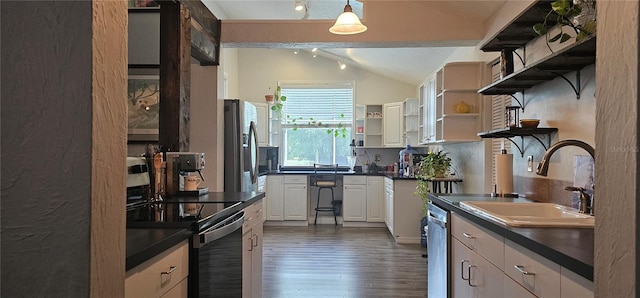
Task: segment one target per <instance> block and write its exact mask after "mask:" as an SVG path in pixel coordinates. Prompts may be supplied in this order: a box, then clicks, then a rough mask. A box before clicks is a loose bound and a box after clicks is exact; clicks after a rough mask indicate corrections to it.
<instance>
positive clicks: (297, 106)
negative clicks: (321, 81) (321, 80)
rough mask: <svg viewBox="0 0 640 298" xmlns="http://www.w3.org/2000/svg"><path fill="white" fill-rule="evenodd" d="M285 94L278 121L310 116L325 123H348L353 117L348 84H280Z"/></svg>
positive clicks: (307, 119)
mask: <svg viewBox="0 0 640 298" xmlns="http://www.w3.org/2000/svg"><path fill="white" fill-rule="evenodd" d="M281 95H284V96H286V97H287V102H286V104H285V105H284V107H283V110H282V114H283V115H284V116H285V117H283V119H282V124H287V119H289V122H290V120H291V119H301V120H297V121H303V123H306V122H307V121H309V120H311V119H313V120H315V121H319V122H322V123H323V124H326V125H332V124H333V125H337V124H342V125H349V126H350V125H351V123H352V119H353V87H352V86H351V84H338V85H298V86H295V85H293V86H288V85H284V86H281Z"/></svg>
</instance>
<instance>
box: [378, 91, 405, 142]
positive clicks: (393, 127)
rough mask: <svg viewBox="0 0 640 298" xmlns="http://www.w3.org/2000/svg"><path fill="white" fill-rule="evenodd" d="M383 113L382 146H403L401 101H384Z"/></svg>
mask: <svg viewBox="0 0 640 298" xmlns="http://www.w3.org/2000/svg"><path fill="white" fill-rule="evenodd" d="M382 107H383V110H382V115H384V129H383V135H384V146H385V147H403V146H404V137H403V135H404V113H403V103H402V102H393V103H386V104H384V105H383V106H382Z"/></svg>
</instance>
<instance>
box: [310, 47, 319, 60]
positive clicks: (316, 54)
mask: <svg viewBox="0 0 640 298" xmlns="http://www.w3.org/2000/svg"><path fill="white" fill-rule="evenodd" d="M311 55H312V56H313V58H315V57H318V48H313V49H312V50H311Z"/></svg>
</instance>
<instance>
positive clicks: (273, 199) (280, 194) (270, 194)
mask: <svg viewBox="0 0 640 298" xmlns="http://www.w3.org/2000/svg"><path fill="white" fill-rule="evenodd" d="M263 204H264V205H265V210H266V219H267V220H274V221H282V220H284V176H283V175H268V176H267V192H266V195H265V201H264V203H263Z"/></svg>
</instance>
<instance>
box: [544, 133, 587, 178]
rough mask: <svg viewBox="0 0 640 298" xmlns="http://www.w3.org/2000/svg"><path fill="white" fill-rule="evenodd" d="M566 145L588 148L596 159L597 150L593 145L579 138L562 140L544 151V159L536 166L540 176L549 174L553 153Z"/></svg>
mask: <svg viewBox="0 0 640 298" xmlns="http://www.w3.org/2000/svg"><path fill="white" fill-rule="evenodd" d="M566 146H576V147H580V148H582V149H584V150H586V151H587V152H588V153H589V155H591V158H593V160H596V158H595V152H596V150H595V149H593V147H591V145H589V144H587V143H585V142H583V141H578V140H562V141H560V142H557V143H555V144H553V145H552V146H551V147H549V149H548V150H547V152H545V153H544V155H543V156H542V160H541V161H540V163H539V164H538V167H537V168H536V174H538V175H540V176H547V172H548V171H549V160H550V159H551V155H553V153H554V152H556V151H557V150H558V149H560V148H562V147H566Z"/></svg>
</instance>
